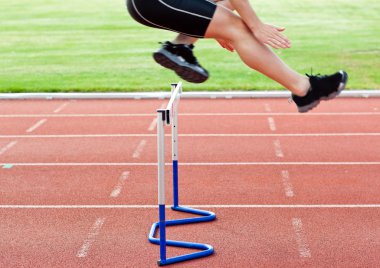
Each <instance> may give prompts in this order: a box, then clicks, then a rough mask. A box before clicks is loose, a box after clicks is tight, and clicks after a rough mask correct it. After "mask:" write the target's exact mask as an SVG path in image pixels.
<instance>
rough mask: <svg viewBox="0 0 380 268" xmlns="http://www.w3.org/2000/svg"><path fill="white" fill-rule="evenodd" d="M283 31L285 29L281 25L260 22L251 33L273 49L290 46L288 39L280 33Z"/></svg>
mask: <svg viewBox="0 0 380 268" xmlns="http://www.w3.org/2000/svg"><path fill="white" fill-rule="evenodd" d="M283 31H285V28H283V27H277V26H274V25H270V24H265V23H262V24H260V25H259V26H258V27H257V28H255V29H254V31H253V34H254V35H255V36H256V38H257V39H258V40H259V41H260V42H261V43H263V44H267V45H269V46H271V47H273V48H275V49H279V48H290V47H291V43H290V40H289V39H288V38H287V37H286V36H285V35H283V34H282V33H281V32H283Z"/></svg>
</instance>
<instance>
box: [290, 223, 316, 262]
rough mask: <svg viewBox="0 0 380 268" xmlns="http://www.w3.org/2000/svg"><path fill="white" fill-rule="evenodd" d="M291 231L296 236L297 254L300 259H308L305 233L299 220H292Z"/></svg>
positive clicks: (308, 252) (309, 254) (309, 255)
mask: <svg viewBox="0 0 380 268" xmlns="http://www.w3.org/2000/svg"><path fill="white" fill-rule="evenodd" d="M292 225H293V230H294V232H295V234H296V241H297V245H298V252H299V254H300V257H302V258H310V257H311V252H310V249H309V246H308V244H307V241H306V236H305V231H304V229H303V226H302V220H301V219H300V218H292Z"/></svg>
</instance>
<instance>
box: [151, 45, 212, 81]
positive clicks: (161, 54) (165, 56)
mask: <svg viewBox="0 0 380 268" xmlns="http://www.w3.org/2000/svg"><path fill="white" fill-rule="evenodd" d="M193 49H194V45H181V44H179V45H177V44H173V43H171V42H169V41H166V42H165V43H163V44H162V46H161V48H160V49H159V50H157V51H156V52H154V53H153V58H154V60H155V61H156V62H157V63H158V64H160V65H162V66H163V67H165V68H168V69H171V70H173V71H175V72H176V74H177V75H178V76H179V77H181V78H182V79H184V80H186V81H188V82H191V83H203V82H204V81H206V80H207V79H208V77H209V74H208V71H207V70H206V69H204V68H203V67H202V66H201V65H200V64H199V63H198V61H197V58H196V57H195V56H194V54H193Z"/></svg>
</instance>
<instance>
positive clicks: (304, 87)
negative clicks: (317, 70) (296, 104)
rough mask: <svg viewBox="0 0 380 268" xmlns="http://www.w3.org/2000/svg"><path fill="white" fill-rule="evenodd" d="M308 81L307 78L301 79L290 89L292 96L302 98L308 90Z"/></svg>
mask: <svg viewBox="0 0 380 268" xmlns="http://www.w3.org/2000/svg"><path fill="white" fill-rule="evenodd" d="M310 87H311V85H310V81H309V78H307V77H302V79H300V80H299V81H298V82H297V84H296V85H295V86H294V87H293V88H292V89H291V91H292V93H293V94H294V95H297V96H299V97H304V96H305V95H306V94H307V92H308V91H309V90H310Z"/></svg>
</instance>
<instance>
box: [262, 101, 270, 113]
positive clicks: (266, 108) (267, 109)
mask: <svg viewBox="0 0 380 268" xmlns="http://www.w3.org/2000/svg"><path fill="white" fill-rule="evenodd" d="M264 109H265V111H266V112H268V113H269V112H271V111H272V109H271V107H270V105H269V103H265V104H264Z"/></svg>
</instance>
